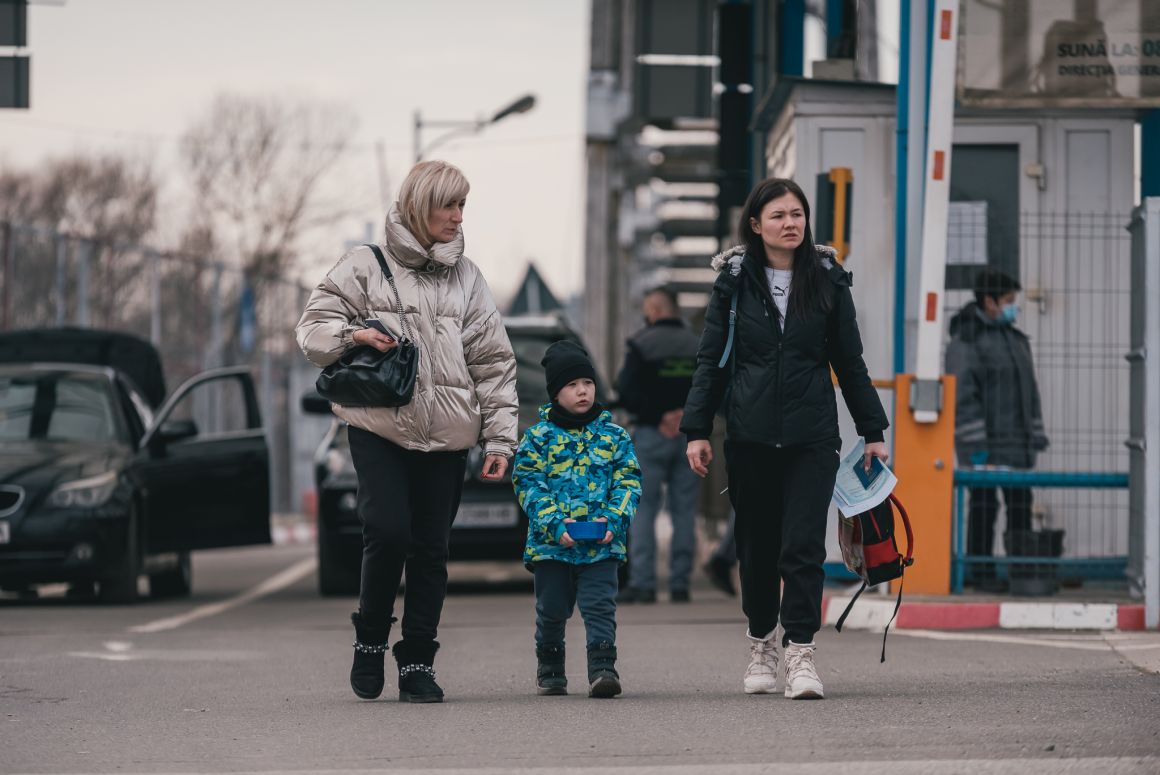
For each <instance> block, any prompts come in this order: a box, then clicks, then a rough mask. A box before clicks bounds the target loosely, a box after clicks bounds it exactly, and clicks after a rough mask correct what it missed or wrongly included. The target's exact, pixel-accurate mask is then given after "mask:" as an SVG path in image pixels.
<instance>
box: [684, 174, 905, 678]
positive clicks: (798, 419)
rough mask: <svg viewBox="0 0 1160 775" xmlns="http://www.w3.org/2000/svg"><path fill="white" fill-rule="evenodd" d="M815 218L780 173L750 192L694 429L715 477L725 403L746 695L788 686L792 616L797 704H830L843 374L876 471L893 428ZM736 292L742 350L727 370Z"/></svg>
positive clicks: (707, 343)
mask: <svg viewBox="0 0 1160 775" xmlns="http://www.w3.org/2000/svg"><path fill="white" fill-rule="evenodd" d="M809 218H810V210H809V202H807V201H806V197H805V194H803V193H802V190H801V188H799V187H798V185H797V184H796V183H794V182H793V181H792V180H785V179H778V178H770V179H769V180H765V181H763V182H762V183H760V184H759V185H758V186H757V187H756V188H755V189H754V190H753V191H752V192H751V193H750V195H749V199H748V200H747V201H746V203H745V208H744V210H743V212H742V215H741V219H740V223H739V224H738V234H739V236H740V238H741V240H742V241H743V242H744V244H743V245H740V246H738V247H735V248H732V249H730V250H727V251H725V252H724V253H722V254H721V255H719V256H717V257H715V258H714V259H713V268H714V269H716V270H717V271H718V277H717V281H716V283H715V284H714V286H713V294H712V297H711V298H710V300H709V307H708V310H707V311H706V317H705V332H704V334H703V335H702V337H701V345H700V351H699V352H698V355H697V370H696V373H695V374H694V376H693V387H692V389H691V390H690V392H689V398H688V401H687V403H686V404H685V413H684V419H683V421H682V423H681V430H682V431H684V433H685V435H686V436H687V437H688V440H689V445H688V451H687V454H688V458H689V465H690V466H691V467H692V469H693V470H694V471H696V472H697V473H698V474H700V475H701V476H704V475H705V474H707V473H708V465H709V463H710V461H711V460H712V459H713V452H712V448H711V446H710V444H709V441H708V439H709V435H710V433H711V431H712V429H713V415H714V413H716V411H717V410H718V408H719V407H720V406H721V405H722V403H724V404H725V414H726V417H727V425H726V441H725V459H726V469H727V471H728V476H729V499H730V500H731V501H732V503H733V508H734V510H735V511H736V514H737V517H736V519H737V522H736V536H737V550H738V558H739V559H740V562H741V600H742V608H743V610H744V611H745V615H746V617H747V618H748V620H749V632H748V633H747V637H748V639H749V642H750V652H751V653H750V657H751V658H750V663H749V667H748V669H747V670H746V672H745V680H744V683H745V691H746V692H747V693H749V694H768V693H772V692H773V691H775V690H776V684H777V678H778V669H777V668H778V644H777V638H776V637H775V630H776V628H777V626H778V624H779V621H780V624H781V627H782V629H783V631H784V634H783V635H782V638H781V641H782V643H781V645H782V646H783V647H784V648H785V671H784V672H785V694H786V696H787V697H792V698H795V699H797V698H803V699H804V698H819V699H820V698H821V697H822V696H823V691H822V683H821V681H820V680H819V679H818V675H817V670H816V669H815V667H814V662H813V656H814V649H815V646H814V642H813V638H814V634H815V633H816V632H817V631H818V630H819V629H820V628H821V603H822V583H823V581H824V579H825V572H824V571H823V568H822V564H823V562H825V559H826V518H827V515H828V513H829V505H830V497H831V495H832V494H833V490H834V477H835V475H836V473H837V470H838V461H839V453H840V450H841V444H842V442H841V439H840V438H839V436H838V410H837V404H836V400H835V395H834V386H833V382H832V380H831V378H830V369H831V367H832V368H833V370H834V373H835V374H836V375H837V377H838V383H839V384H840V385H841V387H842V396H843V398H844V399H845V401H846V406H847V407H848V408H849V410H850V414H851V415H853V417H854V422H855V425H856V427H857V430H858V433H859V434H860V435H862V436H863V437H864V438H865V440H866V460H865V462H866V464H867V466H868V465H869V463H870V458H871V457H878V458H881V459H882V460H885V459H886V457H887V451H886V445H885V444H884V443H883V441H882V432H883V431H884V430H885V429H886V427H887V425H888V423H887V420H886V413H885V411H883V409H882V403H881V402H880V401H879V400H878V394H877V393H876V392H875V390H874V386H873V385H872V384H871V382H870V376H869V374H868V373H867V371H866V364H865V362H864V361H863V360H862V338H861V336H860V334H859V333H858V323H857V320H856V316H855V313H854V300H853V296H852V295H851V293H850V287H851V285H852V278H851V275H850V274H849V273H848V272H846V271H845V270H843V269H842V268H841V267H840V266H838V265H837V263H836V262H835V261H834V258H833V257H834V253H833V251H832V250H831V249H830V248H826V247H819V246H815V245H814V240H813V235H812V233H811V231H810V226H809ZM734 294H736V296H737V312H736V322H735V328H734V331H733V337H732V349H731V350H730V353H729V357H728V360H727V362H726V363H725V364H724V365H720V361H721V357H722V355H723V353H724V352H725V349H726V346H727V344H726V343H727V341H728V340H729V335H730V331H729V328H730V327H729V319H730V316H731V311H730V307H731V304H732V301H733V297H734ZM782 583H784V592H783V593H781V594H779V592H780V590H781V584H782Z"/></svg>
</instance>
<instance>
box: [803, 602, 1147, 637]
mask: <svg viewBox="0 0 1160 775" xmlns="http://www.w3.org/2000/svg"><path fill="white" fill-rule="evenodd" d="M851 599H852V596H851V595H827V596H826V597H824V598H823V599H822V622H823V623H824V624H836V623H837V621H838V617H840V616H841V615H842V612H843V611H845V610H846V606H847V605H849V603H850V600H851ZM894 606H895V600H894V599H880V600H879V599H873V598H871V599H867V598H866V596H865V595H863V596H862V597H861V598H860V599H859V600H858V602H857V603H856V604H855V605H854V608H853V609H852V610H851V611H850V615H849V616H848V617H846V621H845V622H844V623H843V625H842V627H843V628H848V629H851V630H877V631H878V632H881V631H882V630H883V628H884V627H885V626H886V623H887V622H888V621H890V617H891V616H892V615H893V614H894ZM892 626H893V627H895V628H897V629H900V630H992V629H994V630H1095V631H1108V630H1123V631H1129V630H1143V629H1144V606H1143V605H1120V604H1118V603H1063V602H1059V603H1057V602H1005V601H995V602H989V603H976V602H961V603H960V602H914V603H908V602H905V601H904V602H903V603H902V605H901V606H899V608H898V616H897V618H895V620H894V624H893V625H892Z"/></svg>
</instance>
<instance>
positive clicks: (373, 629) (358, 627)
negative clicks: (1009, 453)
mask: <svg viewBox="0 0 1160 775" xmlns="http://www.w3.org/2000/svg"><path fill="white" fill-rule="evenodd" d="M350 620H351V622H353V623H354V664H353V665H351V667H350V688H351V689H354V693H355V694H357V695H358V696H359V697H361V698H362V699H364V700H373V699H375V698H376V697H378V696H379V695H380V694H382V693H383V683H384V682H385V678H384V676H383V660H384V657H385V655H386V653H387V636H388V635H390V633H391V624H392V623H393V622H394V621H395V619H394V618H392V617H389V616H387V615H386V614H365V613H362V612H361V611H360V612H359V613H354V614H351V615H350Z"/></svg>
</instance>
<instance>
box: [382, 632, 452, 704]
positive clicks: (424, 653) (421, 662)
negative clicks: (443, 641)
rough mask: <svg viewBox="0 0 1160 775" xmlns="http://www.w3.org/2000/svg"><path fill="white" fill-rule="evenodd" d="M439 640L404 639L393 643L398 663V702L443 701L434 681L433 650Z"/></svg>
mask: <svg viewBox="0 0 1160 775" xmlns="http://www.w3.org/2000/svg"><path fill="white" fill-rule="evenodd" d="M438 650H439V642H438V641H434V640H406V639H405V638H404V639H403V640H401V641H399V642H398V643H396V644H395V648H394V653H395V662H397V663H398V665H399V701H400V702H443V690H442V689H440V688H439V684H437V683H435V668H434V665H435V652H436V651H438Z"/></svg>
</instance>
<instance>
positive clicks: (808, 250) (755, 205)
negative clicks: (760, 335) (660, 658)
mask: <svg viewBox="0 0 1160 775" xmlns="http://www.w3.org/2000/svg"><path fill="white" fill-rule="evenodd" d="M786 194H793V195H794V196H795V197H797V199H798V201H799V202H801V203H802V210H803V211H805V216H806V228H805V234H804V236H803V238H802V244H800V245H798V246H797V249H796V250H794V252H793V284H792V286H791V289H790V292H789V305H788V313H789V314H790V315H796V316H797V317H805V315H806V313H807V312H809V311H811V310H816V309H820V310H822V311H823V312H829V311H830V305H831V304H832V300H831V298H830V293H831V291H830V283H829V282H827V281H826V277H825V273H824V271H823V269H822V265H821V262H819V261H818V257H817V250H816V249H815V248H814V232H813V230H812V229H811V228H810V203H809V200H807V199H806V195H805V193H803V192H802V190H801V187H800V186H799V185H798V184H797V183H794V182H793V181H792V180H790V179H789V178H766V179H765V180H763V181H761V182H760V183H758V184H757V187H756V188H754V189H753V190H752V191H750V192H749V198H748V199H746V200H745V207H744V208H743V209H742V211H741V218H740V220H739V221H738V222H737V237H738V239H740V240H741V242H743V243H744V244H745V252H746V253H748V254H749V255H750V256H751V257H752V258H753V259H754V260H756V261H757V262H758V264H760V265H761V266H763V267H764V266H765V264H766V260H765V243H764V242H763V241H762V239H761V235H760V234H755V233H754V231H753V228H752V227H751V226H750V225H749V220H750V219H751V218H752V219H753V220H755V221H757V222H758V223H760V222H761V211H762V210H764V209H765V206H766V205H767V204H769V203H770V202H772V201H773V200H774V199H777V198H779V197H782V196H785V195H786Z"/></svg>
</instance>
